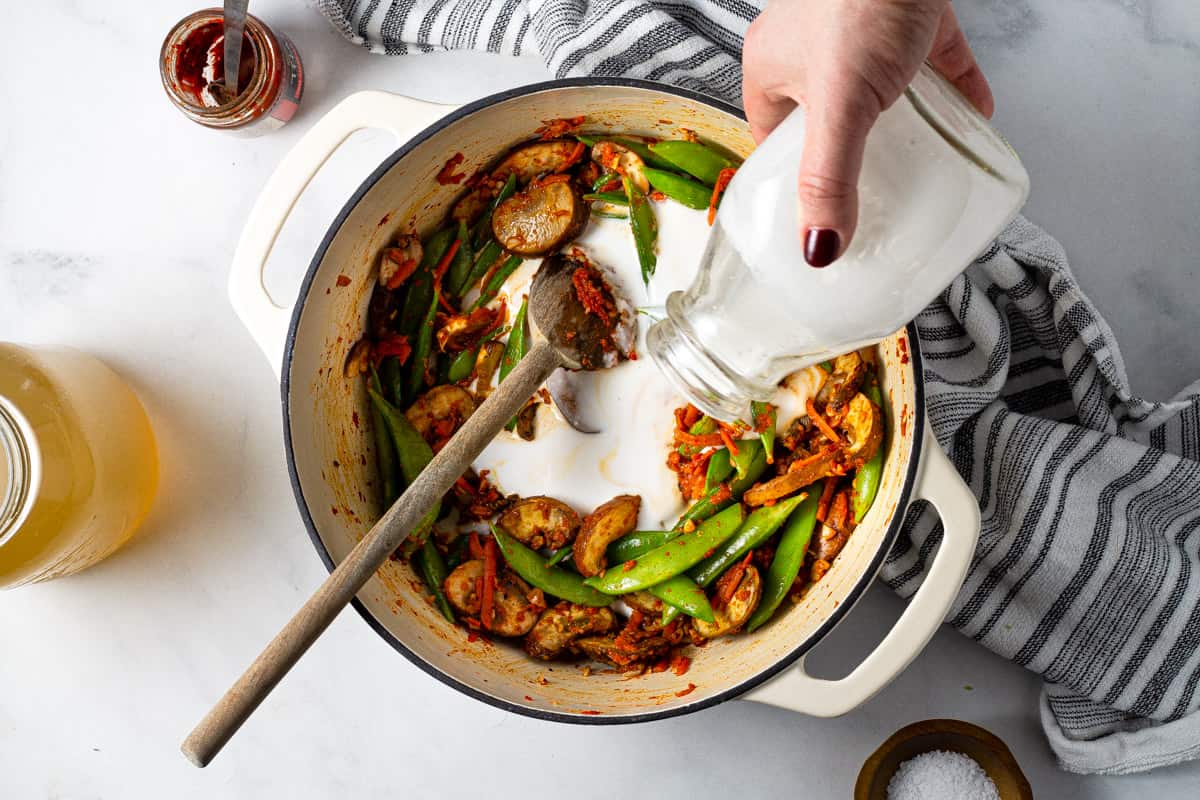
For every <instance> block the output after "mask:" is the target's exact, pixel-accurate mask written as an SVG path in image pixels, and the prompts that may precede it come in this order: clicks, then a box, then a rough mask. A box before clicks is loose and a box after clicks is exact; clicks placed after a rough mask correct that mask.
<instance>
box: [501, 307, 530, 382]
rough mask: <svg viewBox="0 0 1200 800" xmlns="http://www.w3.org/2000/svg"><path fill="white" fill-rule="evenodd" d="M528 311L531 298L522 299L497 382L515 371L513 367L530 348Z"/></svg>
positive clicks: (505, 344)
mask: <svg viewBox="0 0 1200 800" xmlns="http://www.w3.org/2000/svg"><path fill="white" fill-rule="evenodd" d="M528 313H529V299H528V298H526V299H525V300H524V301H522V303H521V308H520V310H518V311H517V316H516V317H514V318H513V327H512V331H511V332H509V334H508V341H507V342H505V343H504V355H503V356H502V357H501V358H500V374H499V377H498V378H497V379H496V383H499V382H500V381H502V380H504V379H505V378H507V377H508V373H510V372H512V371H513V367H515V366H517V362H518V361H520V360H521V359H522V358H524V357H525V352H526V350H528V349H529V337H528V330H527V327H528V326H527V325H526V324H525V315H526V314H528Z"/></svg>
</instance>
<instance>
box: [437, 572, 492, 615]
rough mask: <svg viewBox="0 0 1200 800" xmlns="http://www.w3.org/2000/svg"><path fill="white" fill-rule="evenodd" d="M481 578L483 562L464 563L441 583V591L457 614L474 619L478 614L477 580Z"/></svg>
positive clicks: (479, 601)
mask: <svg viewBox="0 0 1200 800" xmlns="http://www.w3.org/2000/svg"><path fill="white" fill-rule="evenodd" d="M482 577H483V560H482V559H479V558H473V559H471V560H470V561H464V562H463V563H461V564H459V565H458V566H457V567H455V568H454V571H453V572H451V573H450V574H449V575H447V576H446V580H444V581H442V591H443V592H444V593H445V595H446V599H447V600H449V601H450V605H452V606H454V608H455V610H457V611H458V612H459V613H462V614H466V615H467V616H468V617H474V616H477V615H478V614H479V606H480V603H481V600H480V598H479V579H480V578H482Z"/></svg>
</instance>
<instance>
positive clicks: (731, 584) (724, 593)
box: [713, 550, 754, 607]
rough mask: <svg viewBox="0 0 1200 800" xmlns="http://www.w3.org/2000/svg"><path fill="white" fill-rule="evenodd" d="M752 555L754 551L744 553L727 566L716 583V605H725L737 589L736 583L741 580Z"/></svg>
mask: <svg viewBox="0 0 1200 800" xmlns="http://www.w3.org/2000/svg"><path fill="white" fill-rule="evenodd" d="M753 557H754V551H753V550H751V551H750V552H749V553H746V557H745V558H743V559H742V560H741V561H739V562H738V563H737V564H734V565H733V566H732V567H730V568H729V572H726V573H725V574H724V575H723V576H722V577H721V580H720V581H719V582H718V585H717V596H716V597H715V598H713V599H714V600H716V603H717V605H718V607H722V606H725V605H727V604H728V603H729V601H730V600H732V599H733V593H734V592H736V591H737V587H738V585H739V584H740V583H741V582H742V576H743V575H745V574H746V568H747V567H749V566H750V559H751V558H753Z"/></svg>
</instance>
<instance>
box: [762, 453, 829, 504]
mask: <svg viewBox="0 0 1200 800" xmlns="http://www.w3.org/2000/svg"><path fill="white" fill-rule="evenodd" d="M837 456H838V450H837V448H835V447H826V448H824V449H822V450H819V451H818V452H817V453H816V454H815V455H811V456H808V457H806V458H799V459H796V460H794V461H792V462H791V463H790V464H789V465H788V469H787V472H785V473H783V474H782V475H777V476H776V477H774V478H771V479H770V480H767V481H763V482H761V483H756V484H754V485H753V486H751V487H750V488H749V489H747V490H746V494H744V495H743V496H742V499H743V500H744V501H745V502H746V505H749V506H761V505H763V504H764V503H769V502H770V501H772V500H780V499H782V498H784V497H787V496H788V495H791V494H795V493H796V492H798V491H800V490H801V489H803V488H804V487H805V486H808V485H809V484H811V483H813V482H814V481H817V480H820V479H821V478H824V477H825V476H826V475H829V474H830V473H831V472H832V471H833V469H834V466H835V465H836V463H837Z"/></svg>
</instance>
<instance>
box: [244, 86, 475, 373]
mask: <svg viewBox="0 0 1200 800" xmlns="http://www.w3.org/2000/svg"><path fill="white" fill-rule="evenodd" d="M454 108H456V106H447V105H438V104H435V103H427V102H424V101H423V100H414V99H413V98H410V97H401V96H400V95H396V94H391V93H389V92H357V93H355V94H352V95H350V96H349V97H347V98H346V99H345V100H343V101H342V102H340V103H338V104H337V105H336V106H334V107H333V108H332V109H331V110H330V111H329V112H328V113H327V114H325V116H323V117H321V118H320V119H319V120H317V122H316V124H314V125H313V126H312V127H311V128H309V129H308V131H307V132H305V134H304V135H303V136H301V137H300V141H298V142H296V144H295V145H294V146H293V147H292V149H291V150H290V151H288V154H287V155H286V156H284V157H283V161H281V162H279V166H278V167H276V168H275V172H274V173H272V175H271V178H270V179H269V180H268V181H267V185H266V186H264V187H263V189H262V192H260V193H259V195H258V199H257V200H256V201H255V203H254V208H253V209H251V211H250V216H249V217H248V218H247V220H246V226H245V227H244V228H243V229H242V237H241V239H239V240H238V245H237V250H235V251H234V254H233V267H232V268H231V270H230V272H229V300H230V302H231V303H232V304H233V310H234V311H235V312H236V313H237V315H238V318H239V319H241V321H242V324H243V325H245V326H246V328H247V330H249V331H250V335H251V336H253V337H254V341H255V342H257V343H258V346H259V347H260V348H262V351H263V353H265V354H266V356H267V359H268V360H269V361H270V362H271V366H272V367H273V368H274V369H275V374H276V376H278V375H279V373H280V370H281V369H282V368H283V344H284V340H285V338H286V337H287V329H288V324H289V322H290V320H291V315H292V309H291V307H290V306H289V307H283V306H280V305H278V304H277V303H276V302H275V301H274V300H272V299H271V296H270V294H268V293H267V290H266V287H265V286H264V285H263V268H264V267H265V266H266V263H267V256H269V255H270V254H271V248H272V247H274V245H275V239H276V237H278V236H279V231H280V229H281V228H283V223H284V222H286V221H287V218H288V214H290V213H291V211H292V208H293V206H295V205H296V201H297V200H299V199H300V195H301V194H302V193H303V192H304V189H305V188H306V187H307V186H308V182H309V181H311V180H312V178H313V176H314V175H316V174H317V170H319V169H320V168H321V166H322V165H323V164H324V163H325V162H326V161H327V160H328V159H329V157H330V156H331V155H333V153H334V151H335V150H337V149H338V147H339V146H340V145H341V144H342V142H344V141H345V140H346V137H348V136H349V135H350V134H352V133H354V132H355V131H358V130H362V129H363V128H385V129H387V130H390V131H391V132H392V133H394V134H395V135H396V138H397V139H400V140H401V141H406V140H408V139H409V138H411V137H412V136H414V135H415V134H416V133H418V132H419V131H421V130H423V129H424V128H426V127H427V126H429V125H431V124H433V123H434V122H436V121H437V120H439V119H441V118H442V117H444V116H445V115H446V114H448V113H449V112H450V111H452V110H454Z"/></svg>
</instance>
